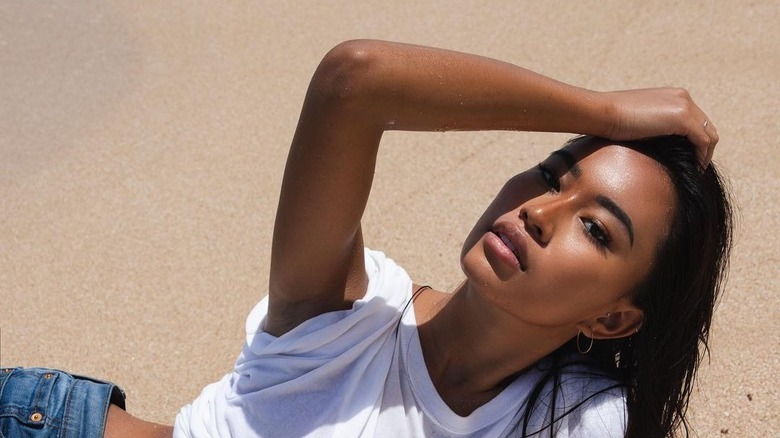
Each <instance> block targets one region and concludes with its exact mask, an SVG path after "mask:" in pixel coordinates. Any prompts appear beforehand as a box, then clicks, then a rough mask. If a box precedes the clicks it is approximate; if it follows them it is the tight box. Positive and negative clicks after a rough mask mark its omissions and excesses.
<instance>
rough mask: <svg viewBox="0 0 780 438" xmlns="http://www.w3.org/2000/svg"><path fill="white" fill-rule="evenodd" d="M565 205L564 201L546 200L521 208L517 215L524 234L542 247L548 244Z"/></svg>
mask: <svg viewBox="0 0 780 438" xmlns="http://www.w3.org/2000/svg"><path fill="white" fill-rule="evenodd" d="M566 203H567V202H566V200H564V199H553V200H549V199H548V200H544V201H538V202H532V203H527V204H526V205H524V206H522V207H521V208H520V213H519V214H520V219H521V220H522V221H523V223H524V224H525V230H526V232H528V234H529V235H530V236H531V237H532V238H533V239H534V240H536V241H537V242H538V243H539V244H540V245H542V246H545V245H547V244H548V243H550V241H551V240H552V238H553V235H554V234H555V228H556V224H557V223H558V221H559V219H560V217H561V215H562V214H563V213H564V211H565V206H566Z"/></svg>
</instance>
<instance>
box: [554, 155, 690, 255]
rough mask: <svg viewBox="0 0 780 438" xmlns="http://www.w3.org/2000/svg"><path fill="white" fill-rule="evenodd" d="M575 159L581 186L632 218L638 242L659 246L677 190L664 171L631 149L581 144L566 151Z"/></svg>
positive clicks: (671, 212)
mask: <svg viewBox="0 0 780 438" xmlns="http://www.w3.org/2000/svg"><path fill="white" fill-rule="evenodd" d="M564 151H566V152H569V153H570V154H571V155H572V156H573V157H574V159H575V161H576V164H577V166H578V167H579V168H580V170H581V172H582V174H581V176H580V181H581V184H584V185H585V186H586V189H587V190H588V191H589V192H592V194H593V195H594V196H598V195H601V196H607V197H609V198H611V199H612V200H613V201H614V202H615V203H616V204H617V205H618V206H619V207H620V208H621V209H623V211H625V212H626V213H627V214H628V216H629V217H630V218H631V221H632V223H633V225H634V230H635V235H636V240H637V243H640V244H642V246H645V245H648V246H651V247H655V246H657V244H658V243H660V241H661V240H662V239H663V238H664V237H665V236H666V234H667V232H668V229H669V225H670V222H671V219H672V215H673V213H674V204H675V200H674V190H673V187H672V182H671V180H670V179H669V176H668V175H667V174H666V171H665V170H664V168H663V167H662V166H661V165H660V164H659V163H658V162H656V161H655V160H653V159H652V158H650V157H648V156H646V155H644V154H642V153H640V152H637V151H636V150H634V149H631V148H630V147H627V146H623V145H619V144H612V143H606V142H599V141H580V142H575V143H573V144H569V145H567V146H566V147H565V148H564Z"/></svg>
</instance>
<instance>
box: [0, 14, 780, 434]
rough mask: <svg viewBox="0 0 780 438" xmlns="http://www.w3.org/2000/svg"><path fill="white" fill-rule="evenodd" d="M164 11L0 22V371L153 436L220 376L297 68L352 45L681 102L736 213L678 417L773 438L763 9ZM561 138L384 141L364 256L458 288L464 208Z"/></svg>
mask: <svg viewBox="0 0 780 438" xmlns="http://www.w3.org/2000/svg"><path fill="white" fill-rule="evenodd" d="M165 3H166V4H165V5H164V6H160V5H159V3H158V2H148V1H107V2H22V1H14V0H11V1H6V2H2V3H0V154H1V155H0V157H2V158H0V205H1V208H0V329H1V330H2V332H0V340H1V341H2V343H1V344H0V362H1V363H2V365H4V366H9V365H46V366H51V367H58V368H65V369H68V370H71V371H73V372H78V373H82V374H88V375H93V376H100V377H103V378H106V379H110V380H113V381H116V382H118V383H120V384H121V385H122V386H123V387H124V388H125V389H126V390H127V392H128V396H129V409H130V411H131V412H132V413H134V414H136V415H139V416H141V417H145V418H148V419H151V420H155V421H159V422H164V423H171V422H172V421H173V417H174V415H175V414H176V412H177V411H178V409H179V408H180V407H181V406H182V405H183V404H185V403H187V402H188V401H190V400H192V399H193V398H194V397H195V396H197V394H198V393H199V391H200V389H201V388H202V387H203V386H204V385H205V384H207V383H209V382H212V381H214V380H216V379H218V378H219V377H220V376H221V375H223V374H224V373H225V372H227V371H228V370H229V369H230V367H231V364H232V362H233V360H234V358H235V356H236V354H237V352H238V351H239V349H240V347H241V343H242V337H243V331H244V328H243V321H244V318H245V316H246V314H247V312H248V311H249V309H250V308H251V306H252V305H253V304H254V303H255V302H256V301H257V300H258V299H260V298H261V297H263V296H264V294H265V291H266V283H267V275H268V261H269V251H268V248H269V245H270V238H271V227H272V224H273V218H274V212H275V208H276V202H277V197H278V190H279V182H280V175H281V172H282V170H283V165H284V160H285V157H286V149H287V147H288V145H289V140H290V138H291V134H292V132H293V129H294V127H295V122H296V119H297V116H298V111H299V108H300V104H301V101H302V99H303V94H304V91H305V87H306V84H307V82H308V79H309V77H310V75H311V73H312V71H313V69H314V68H315V66H316V64H317V62H318V61H319V59H320V57H321V56H322V55H323V54H324V53H325V52H326V51H327V50H328V49H329V48H330V47H332V46H333V45H335V44H336V43H338V42H340V41H342V40H345V39H351V38H357V37H370V38H380V39H389V40H398V41H404V42H411V43H417V44H425V45H433V46H439V47H445V48H450V49H455V50H461V51H467V52H473V53H479V54H483V55H486V56H491V57H495V58H499V59H503V60H506V61H509V62H513V63H516V64H519V65H522V66H525V67H528V68H531V69H534V70H537V71H539V72H542V73H545V74H548V75H551V76H554V77H556V78H559V79H561V80H564V81H568V82H570V83H574V84H578V85H581V86H584V87H589V88H594V89H599V90H610V89H621V88H635V87H646V86H658V85H676V86H683V87H686V88H688V89H689V90H690V91H691V92H692V94H693V95H694V96H695V97H696V98H697V100H698V102H699V103H700V104H701V106H702V107H703V108H704V109H705V110H706V111H707V112H708V113H709V114H710V115H711V117H712V119H713V120H714V121H715V123H716V124H717V126H718V129H719V133H720V135H721V143H720V145H719V146H718V149H717V152H716V161H717V162H718V163H719V164H720V165H721V166H722V167H723V169H724V170H725V172H726V174H727V175H728V176H729V177H730V180H731V182H732V184H733V188H734V193H735V195H736V198H737V200H738V204H739V207H740V218H739V219H740V220H739V232H738V235H737V237H738V239H737V246H736V249H735V254H734V257H733V263H732V268H731V276H730V281H729V283H728V290H727V293H726V295H725V296H724V297H723V300H722V302H721V303H720V307H719V309H718V312H717V315H716V320H715V326H714V330H713V333H712V361H711V363H710V365H709V366H706V367H705V368H704V369H703V370H702V372H701V374H700V377H701V378H700V380H699V383H700V385H699V390H698V392H697V393H696V395H695V398H694V400H693V402H692V412H691V418H692V421H693V423H694V426H695V427H696V430H697V431H698V432H699V434H700V435H701V436H703V437H715V436H746V437H747V436H750V437H765V436H777V435H776V434H777V433H778V431H780V420H779V419H778V414H779V413H780V412H779V410H780V404H779V403H778V400H780V394H779V393H778V383H777V382H778V380H777V375H778V371H780V370H779V369H778V368H779V367H778V362H779V361H780V360H779V358H780V354H778V350H777V348H778V347H777V345H778V334H777V333H778V328H780V327H778V322H777V321H778V316H780V315H779V313H778V308H777V307H776V303H777V298H776V295H777V293H778V292H780V286H779V284H778V279H779V278H780V271H779V269H778V266H780V265H778V255H777V250H776V248H777V246H778V244H780V240H779V239H778V237H777V234H776V232H775V231H776V230H777V229H778V226H780V222H778V217H780V206H778V203H777V202H776V198H777V194H778V189H780V175H779V174H778V171H779V170H780V158H778V154H777V148H778V146H777V141H778V138H780V125H779V124H778V122H777V112H778V104H777V102H778V101H780V81H779V80H778V79H780V75H778V71H780V51H778V48H777V45H778V43H779V42H780V30H778V29H780V28H778V26H777V23H780V4H778V3H777V2H776V1H761V0H757V1H750V2H748V1H744V2H737V1H733V2H731V1H728V2H727V1H721V2H701V1H690V2H680V1H658V2H624V1H617V0H614V1H584V2H568V1H550V2H544V3H543V2H528V1H503V2H483V1H449V2H448V1H443V0H436V1H433V2H420V1H418V0H399V1H394V2H353V1H333V2H313V1H290V2H281V1H279V2H275V1H274V2H270V1H255V2H247V1H232V0H231V1H223V2H206V1H200V2H181V1H180V2H165ZM372 3H373V4H372ZM565 138H567V136H565V135H550V134H528V133H521V134H518V133H465V134H463V133H458V134H456V133H451V134H411V133H392V134H388V135H387V136H386V138H385V141H384V143H383V146H384V149H383V150H382V151H381V157H380V164H379V168H378V170H377V179H376V183H375V190H374V195H373V198H372V200H371V203H370V205H369V207H368V211H367V213H366V220H365V223H366V224H367V225H366V226H365V233H366V241H367V243H368V245H370V246H372V247H375V248H381V249H383V250H385V251H386V252H387V253H388V254H389V255H391V256H392V257H393V258H395V259H396V260H397V261H399V262H400V263H401V264H402V265H404V266H407V267H411V268H412V269H410V273H411V274H412V276H413V277H414V278H417V279H419V280H422V281H426V282H429V283H431V284H433V285H434V286H437V287H442V288H446V287H449V286H451V285H453V284H455V283H457V282H458V281H459V279H460V272H459V268H458V261H457V260H458V253H459V245H460V243H461V239H462V238H463V237H464V236H465V235H466V233H467V231H468V230H469V229H470V227H471V225H472V223H473V221H474V220H475V219H476V218H477V217H478V215H479V213H480V212H481V210H482V208H483V207H484V206H485V205H486V204H487V202H488V201H489V200H490V199H491V198H492V196H493V195H494V194H495V192H496V191H497V189H498V188H499V187H500V185H501V184H502V183H503V181H504V180H505V179H506V178H507V177H509V176H510V175H512V174H513V173H514V172H516V171H518V170H520V169H523V168H525V167H527V166H530V165H533V164H535V163H536V162H537V161H538V160H539V159H541V158H542V157H544V156H545V155H546V153H547V152H549V151H550V150H552V149H553V148H555V147H556V145H558V144H559V143H560V142H561V141H562V140H563V139H565ZM410 238H411V239H414V241H410ZM422 273H426V274H427V276H426V277H425V278H421V275H422Z"/></svg>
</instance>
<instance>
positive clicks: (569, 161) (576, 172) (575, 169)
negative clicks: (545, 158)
mask: <svg viewBox="0 0 780 438" xmlns="http://www.w3.org/2000/svg"><path fill="white" fill-rule="evenodd" d="M550 156H551V157H552V156H556V157H560V158H561V159H562V160H563V162H564V163H566V167H568V168H569V172H571V174H572V175H573V176H574V177H575V178H579V177H580V175H582V169H580V166H579V165H578V164H577V159H575V158H574V155H572V154H571V152H569V151H565V150H563V149H559V150H557V151H555V152H553V153H551V154H550Z"/></svg>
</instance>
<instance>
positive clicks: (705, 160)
mask: <svg viewBox="0 0 780 438" xmlns="http://www.w3.org/2000/svg"><path fill="white" fill-rule="evenodd" d="M702 131H703V132H704V133H705V134H706V135H707V146H706V148H699V151H698V154H699V160H700V164H701V166H702V169H706V168H707V166H708V165H709V164H710V161H712V155H713V154H714V152H715V145H716V144H717V143H718V133H717V129H716V128H715V125H713V124H712V123H711V122H710V121H709V119H705V121H704V123H703V126H702Z"/></svg>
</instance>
